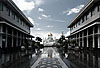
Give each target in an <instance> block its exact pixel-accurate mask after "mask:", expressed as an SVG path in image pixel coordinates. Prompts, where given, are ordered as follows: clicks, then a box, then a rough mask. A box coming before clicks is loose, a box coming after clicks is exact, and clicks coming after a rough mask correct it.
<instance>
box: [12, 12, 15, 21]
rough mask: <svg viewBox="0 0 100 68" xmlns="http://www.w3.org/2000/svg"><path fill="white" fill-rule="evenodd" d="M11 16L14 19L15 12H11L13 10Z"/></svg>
mask: <svg viewBox="0 0 100 68" xmlns="http://www.w3.org/2000/svg"><path fill="white" fill-rule="evenodd" d="M12 18H13V19H15V14H14V13H13V11H12Z"/></svg>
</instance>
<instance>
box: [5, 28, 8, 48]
mask: <svg viewBox="0 0 100 68" xmlns="http://www.w3.org/2000/svg"><path fill="white" fill-rule="evenodd" d="M5 36H6V44H5V47H6V48H7V42H8V41H7V39H8V28H7V26H6V35H5Z"/></svg>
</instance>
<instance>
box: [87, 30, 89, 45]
mask: <svg viewBox="0 0 100 68" xmlns="http://www.w3.org/2000/svg"><path fill="white" fill-rule="evenodd" d="M87 47H89V41H88V29H87Z"/></svg>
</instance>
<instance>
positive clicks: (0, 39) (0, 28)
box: [0, 24, 2, 48]
mask: <svg viewBox="0 0 100 68" xmlns="http://www.w3.org/2000/svg"><path fill="white" fill-rule="evenodd" d="M0 32H2V24H0ZM0 47H1V48H2V35H1V34H0Z"/></svg>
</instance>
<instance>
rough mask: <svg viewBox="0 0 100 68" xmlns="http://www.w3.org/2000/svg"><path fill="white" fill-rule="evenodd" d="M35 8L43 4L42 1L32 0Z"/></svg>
mask: <svg viewBox="0 0 100 68" xmlns="http://www.w3.org/2000/svg"><path fill="white" fill-rule="evenodd" d="M34 2H35V5H36V6H40V5H41V4H43V3H44V0H34Z"/></svg>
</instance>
